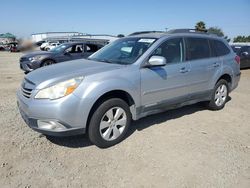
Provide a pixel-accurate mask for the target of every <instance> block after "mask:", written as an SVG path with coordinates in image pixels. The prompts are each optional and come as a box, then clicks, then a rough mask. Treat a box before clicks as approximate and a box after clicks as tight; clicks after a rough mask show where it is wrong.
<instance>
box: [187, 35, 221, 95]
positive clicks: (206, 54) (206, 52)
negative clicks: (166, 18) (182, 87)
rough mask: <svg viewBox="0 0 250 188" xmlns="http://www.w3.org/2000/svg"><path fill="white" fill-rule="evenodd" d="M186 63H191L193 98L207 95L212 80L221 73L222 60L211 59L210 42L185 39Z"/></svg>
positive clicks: (190, 77) (190, 79)
mask: <svg viewBox="0 0 250 188" xmlns="http://www.w3.org/2000/svg"><path fill="white" fill-rule="evenodd" d="M185 52H186V61H188V62H189V63H190V74H189V81H190V83H189V91H190V94H191V95H193V96H200V95H203V94H204V95H206V93H208V90H209V88H208V85H209V81H210V79H212V78H213V75H214V74H215V72H216V71H219V68H220V66H221V60H220V59H219V58H218V57H216V55H214V57H211V51H210V46H209V40H208V39H207V38H199V37H185Z"/></svg>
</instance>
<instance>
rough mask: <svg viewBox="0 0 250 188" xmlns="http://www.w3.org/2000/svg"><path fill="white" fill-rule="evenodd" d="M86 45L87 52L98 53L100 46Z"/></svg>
mask: <svg viewBox="0 0 250 188" xmlns="http://www.w3.org/2000/svg"><path fill="white" fill-rule="evenodd" d="M85 45H86V52H96V51H97V50H99V48H98V46H97V45H95V44H85Z"/></svg>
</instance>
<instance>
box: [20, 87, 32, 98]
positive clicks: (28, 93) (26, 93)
mask: <svg viewBox="0 0 250 188" xmlns="http://www.w3.org/2000/svg"><path fill="white" fill-rule="evenodd" d="M21 90H22V94H23V96H24V97H26V98H30V96H31V93H32V89H27V88H24V87H21Z"/></svg>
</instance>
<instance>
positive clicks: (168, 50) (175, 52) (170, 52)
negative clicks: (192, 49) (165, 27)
mask: <svg viewBox="0 0 250 188" xmlns="http://www.w3.org/2000/svg"><path fill="white" fill-rule="evenodd" d="M152 55H159V56H163V57H165V58H166V60H167V63H175V62H181V61H182V60H183V40H182V38H175V39H170V40H167V41H166V42H164V43H162V44H161V45H160V46H159V47H158V48H157V49H156V50H155V51H154V52H153V54H152Z"/></svg>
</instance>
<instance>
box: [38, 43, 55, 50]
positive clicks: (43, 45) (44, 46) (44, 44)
mask: <svg viewBox="0 0 250 188" xmlns="http://www.w3.org/2000/svg"><path fill="white" fill-rule="evenodd" d="M51 43H52V42H44V43H42V44H41V46H40V50H42V51H44V50H45V48H46V47H47V46H48V45H50V44H51Z"/></svg>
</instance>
